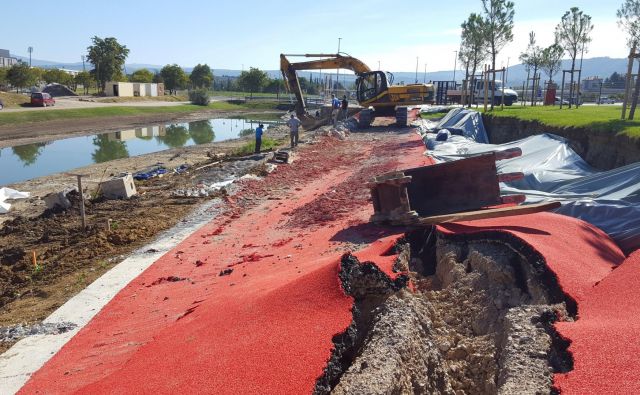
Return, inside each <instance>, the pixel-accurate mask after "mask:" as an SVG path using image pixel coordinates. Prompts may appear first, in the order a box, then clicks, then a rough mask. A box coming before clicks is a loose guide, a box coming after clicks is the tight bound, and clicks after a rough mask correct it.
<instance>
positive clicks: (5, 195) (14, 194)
mask: <svg viewBox="0 0 640 395" xmlns="http://www.w3.org/2000/svg"><path fill="white" fill-rule="evenodd" d="M28 197H29V192H20V191H16V190H15V189H11V188H0V214H5V213H8V212H9V209H10V208H11V204H9V203H7V202H6V201H7V200H9V199H26V198H28Z"/></svg>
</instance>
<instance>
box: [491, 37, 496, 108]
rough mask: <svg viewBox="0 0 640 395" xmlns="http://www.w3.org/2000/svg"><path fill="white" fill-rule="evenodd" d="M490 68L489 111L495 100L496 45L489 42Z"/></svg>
mask: <svg viewBox="0 0 640 395" xmlns="http://www.w3.org/2000/svg"><path fill="white" fill-rule="evenodd" d="M491 70H492V76H493V81H492V84H493V85H492V86H491V111H493V103H494V102H495V101H496V47H495V44H494V43H493V42H492V43H491Z"/></svg>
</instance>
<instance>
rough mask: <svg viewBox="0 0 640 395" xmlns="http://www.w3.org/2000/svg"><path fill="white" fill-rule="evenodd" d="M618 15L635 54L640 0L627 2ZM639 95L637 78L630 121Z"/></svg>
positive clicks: (639, 89)
mask: <svg viewBox="0 0 640 395" xmlns="http://www.w3.org/2000/svg"><path fill="white" fill-rule="evenodd" d="M616 15H617V16H618V26H620V27H621V28H622V30H624V31H625V32H626V33H627V35H628V37H627V44H628V45H629V48H631V52H635V49H636V48H637V46H638V43H640V0H625V2H624V3H622V5H621V6H620V9H619V10H618V12H617V13H616ZM629 65H630V66H629V69H630V70H631V68H632V67H633V66H632V63H631V61H630V63H629ZM638 70H639V71H638V72H639V73H640V63H639V64H638ZM638 93H640V78H636V86H635V88H634V90H633V98H632V99H631V109H630V110H629V119H633V118H634V115H635V112H636V106H637V105H638ZM625 105H626V102H625ZM624 112H625V110H624V109H623V110H622V117H623V119H624Z"/></svg>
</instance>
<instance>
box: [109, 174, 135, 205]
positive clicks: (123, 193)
mask: <svg viewBox="0 0 640 395" xmlns="http://www.w3.org/2000/svg"><path fill="white" fill-rule="evenodd" d="M100 190H101V191H102V196H104V197H105V198H106V199H129V198H130V197H132V196H135V195H137V194H138V192H137V191H136V185H135V183H134V182H133V177H132V176H131V174H129V173H127V174H125V175H121V176H119V177H114V178H112V179H111V180H108V181H104V182H102V183H101V184H100Z"/></svg>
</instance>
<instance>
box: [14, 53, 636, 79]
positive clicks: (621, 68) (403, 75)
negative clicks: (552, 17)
mask: <svg viewBox="0 0 640 395" xmlns="http://www.w3.org/2000/svg"><path fill="white" fill-rule="evenodd" d="M14 56H15V55H14ZM16 57H17V58H18V59H20V60H23V61H26V62H28V61H29V58H27V57H24V56H16ZM31 64H32V65H33V66H38V67H44V68H64V69H70V70H82V62H76V63H62V62H55V61H49V60H40V59H32V61H31ZM86 67H87V69H90V68H91V65H90V64H88V63H87V64H86ZM162 67H163V66H162V65H157V64H156V65H154V64H144V63H128V64H126V65H125V68H126V70H127V73H132V72H134V71H136V70H139V69H142V68H146V69H149V70H151V71H159V70H160V69H161V68H162ZM570 67H571V61H570V60H568V59H566V60H563V61H562V68H563V69H565V70H566V69H569V68H570ZM183 69H184V70H185V72H187V73H189V72H191V70H193V67H183ZM626 69H627V59H626V58H609V57H599V58H590V59H584V61H583V64H582V77H583V78H584V77H591V76H599V77H609V76H610V75H611V74H612V73H613V72H618V73H621V74H624V73H625V72H626ZM240 72H241V70H232V69H216V68H215V67H214V68H213V74H214V75H216V76H229V77H237V76H238V75H240ZM266 72H267V74H268V75H269V76H270V77H271V78H282V75H281V73H280V70H266ZM323 74H324V75H326V73H323ZM299 75H300V76H302V77H306V78H309V76H312V77H313V78H318V77H319V76H320V73H319V72H306V71H301V72H299ZM334 75H335V74H334ZM393 75H394V77H395V79H394V81H395V82H396V83H400V82H404V83H405V84H408V83H412V82H414V81H415V79H416V75H415V72H403V71H400V72H393ZM463 75H464V71H463V70H457V71H456V80H458V81H460V80H462V78H463ZM542 78H543V79H548V78H549V77H547V76H546V75H544V73H542ZM561 78H562V73H558V74H557V75H556V76H555V78H554V79H555V80H556V81H559V80H560V79H561ZM344 79H346V80H347V81H348V82H352V81H354V80H355V77H354V76H353V75H349V74H341V77H340V80H341V81H343V80H344ZM452 79H453V70H443V71H435V72H428V73H427V74H426V76H425V75H424V73H422V72H418V82H423V81H427V82H428V81H450V80H452ZM526 79H527V72H526V70H525V67H524V66H523V65H521V64H517V65H514V66H511V67H509V72H508V79H507V82H508V85H511V86H519V85H521V84H522V82H523V81H525V80H526Z"/></svg>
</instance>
